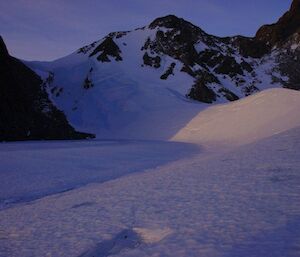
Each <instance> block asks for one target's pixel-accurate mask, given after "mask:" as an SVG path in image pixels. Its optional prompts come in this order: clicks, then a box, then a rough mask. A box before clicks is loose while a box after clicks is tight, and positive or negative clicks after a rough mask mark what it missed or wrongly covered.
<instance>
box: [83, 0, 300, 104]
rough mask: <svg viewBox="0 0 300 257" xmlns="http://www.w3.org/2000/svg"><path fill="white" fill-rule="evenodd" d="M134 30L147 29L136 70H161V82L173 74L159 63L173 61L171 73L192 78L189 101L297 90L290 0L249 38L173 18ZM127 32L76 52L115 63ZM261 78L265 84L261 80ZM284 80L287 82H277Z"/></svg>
mask: <svg viewBox="0 0 300 257" xmlns="http://www.w3.org/2000/svg"><path fill="white" fill-rule="evenodd" d="M136 30H151V33H150V35H149V36H148V38H146V39H145V41H144V42H142V43H141V44H142V45H141V48H140V50H141V51H142V60H141V66H142V67H145V66H150V67H153V68H155V69H157V70H159V71H160V72H161V68H162V67H163V68H164V71H163V72H161V73H160V75H159V77H160V78H161V79H162V80H167V79H169V77H170V75H176V74H175V73H176V72H177V71H176V72H175V71H174V67H175V66H174V65H173V66H172V65H171V63H169V64H168V66H164V65H165V64H164V62H165V59H166V57H171V58H173V59H175V60H177V61H178V65H177V66H176V68H178V67H180V66H179V65H182V66H181V67H180V68H179V69H178V70H180V71H181V72H185V73H187V74H188V75H189V76H191V77H192V78H193V79H194V83H193V84H192V85H190V91H189V92H187V94H186V95H187V96H188V97H189V98H192V99H194V100H198V101H204V102H210V103H212V102H214V101H216V100H217V99H218V98H223V97H224V98H226V99H227V100H229V101H233V100H237V99H239V97H244V96H248V95H251V94H253V93H255V92H257V91H259V90H260V88H263V87H261V84H262V82H264V83H267V84H269V83H271V84H272V83H278V84H280V85H282V86H284V87H287V88H292V89H299V88H300V87H299V85H300V77H299V76H298V75H297V74H299V72H298V71H299V70H300V62H299V60H300V59H299V58H300V47H298V48H297V49H294V50H291V48H294V46H295V45H300V33H299V32H300V0H294V1H293V3H292V5H291V8H290V10H289V11H288V12H287V13H285V14H284V15H283V16H282V17H281V18H280V19H279V20H278V22H277V23H274V24H271V25H264V26H262V27H261V28H260V29H259V30H258V32H257V33H256V36H255V37H253V38H250V37H243V36H234V37H224V38H221V37H217V36H213V35H210V34H208V33H206V32H205V31H203V30H202V29H201V28H199V27H197V26H195V25H193V24H192V23H190V22H188V21H186V20H184V19H182V18H178V17H176V16H175V15H167V16H165V17H160V18H157V19H155V20H154V21H153V22H151V23H150V25H149V26H146V27H143V28H139V29H136ZM153 32H154V33H155V34H154V35H153ZM128 33H131V32H130V31H126V32H115V33H110V34H109V35H108V36H107V37H106V38H105V39H104V41H101V43H100V44H99V45H98V46H97V47H94V45H93V44H92V45H89V46H86V47H84V48H82V49H81V50H80V51H79V53H80V52H89V51H90V50H91V54H90V56H94V55H96V54H98V53H100V55H99V56H98V57H97V59H98V60H100V61H102V62H108V61H110V60H111V61H114V60H115V61H121V60H122V57H121V50H120V48H119V46H120V45H119V46H118V42H120V41H118V39H119V38H123V39H122V41H121V42H120V43H121V44H123V45H126V43H125V41H126V35H127V34H128ZM297 35H298V36H297ZM274 49H275V50H274ZM109 56H110V57H113V58H110V59H109V58H108V57H109ZM265 63H267V64H269V67H268V68H265V67H263V66H264V64H265ZM174 64H175V62H174ZM170 65H171V66H170ZM291 66H292V68H290V67H291ZM174 72H175V73H174ZM278 74H281V75H282V76H281V77H280V76H278ZM261 75H263V76H262V77H268V79H265V80H264V81H262V77H260V76H261ZM284 76H285V77H288V79H289V80H288V81H286V80H285V79H283V77H284ZM211 92H213V94H212V93H211Z"/></svg>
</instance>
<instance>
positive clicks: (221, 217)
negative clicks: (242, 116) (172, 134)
mask: <svg viewBox="0 0 300 257" xmlns="http://www.w3.org/2000/svg"><path fill="white" fill-rule="evenodd" d="M34 144H35V143H33V145H34ZM77 144H80V143H77ZM7 146H8V149H7V150H5V149H3V151H4V153H5V152H6V153H8V151H10V150H9V149H10V148H12V149H15V150H13V151H16V152H15V153H16V154H18V150H17V147H16V145H14V146H13V147H10V143H9V144H7ZM19 147H20V148H24V147H25V148H26V145H23V144H22V143H21V144H19ZM106 147H108V148H111V146H109V145H107V146H106ZM37 148H39V146H37ZM101 148H102V149H103V150H104V149H105V146H103V145H102V146H100V149H101ZM114 149H117V151H116V152H115V153H114V152H113V151H112V150H113V149H111V152H110V157H107V158H106V162H109V161H111V162H113V163H114V166H115V167H117V166H118V165H119V166H120V169H122V167H124V163H123V162H122V161H119V160H118V158H117V157H118V151H119V150H118V147H117V148H114ZM119 149H120V148H119ZM123 149H124V150H125V151H127V150H128V149H127V150H126V149H125V148H123ZM299 149H300V130H299V127H298V128H294V129H292V130H289V131H285V132H284V133H281V134H276V135H273V136H272V137H270V138H268V139H263V140H260V141H259V142H255V143H252V144H250V145H243V146H242V147H239V148H236V149H234V150H232V151H231V152H227V153H215V154H212V153H209V154H208V153H205V152H199V154H197V155H194V156H190V157H188V156H187V157H186V158H181V159H179V160H177V161H174V162H172V161H171V162H168V163H165V164H163V165H162V166H158V167H152V168H150V169H148V170H143V169H142V168H141V170H140V172H138V173H135V174H131V175H128V176H123V177H119V178H116V179H114V180H110V181H106V182H104V183H94V184H89V185H86V186H83V187H80V188H75V189H73V190H70V191H67V192H61V193H57V194H54V195H50V196H47V197H43V198H40V199H39V200H36V201H30V202H27V203H26V202H25V203H24V202H23V203H20V204H16V205H14V206H12V207H10V208H6V209H3V210H0V256H1V257H7V256H10V257H19V256H22V257H33V256H34V257H35V256H36V257H38V256H60V257H64V256H66V257H73V256H74V257H78V256H82V257H92V256H101V257H104V256H120V257H127V256H128V257H129V256H130V257H135V256H136V257H143V256H168V257H171V256H172V257H173V256H189V257H194V256H195V257H199V256H209V257H229V256H230V257H241V256H243V257H261V256H270V257H282V256H286V257H295V256H299V246H300V245H299V242H300V241H299V240H300V205H299V202H300V187H299V183H300V176H299V170H300V161H299V160H300V151H299ZM87 150H88V149H87ZM49 151H50V149H49ZM51 151H52V150H51ZM51 151H50V152H49V161H50V160H51ZM57 151H59V149H57ZM174 151H176V149H174ZM174 151H173V150H170V154H172V153H174ZM42 152H43V153H44V154H45V155H46V154H47V149H43V150H42ZM59 152H60V153H61V158H63V157H64V156H66V155H67V151H59ZM73 152H74V150H73ZM89 152H90V153H89V154H90V155H94V156H95V158H98V157H97V155H95V153H96V152H97V147H96V148H95V149H94V150H92V149H90V151H89ZM12 154H13V153H12ZM28 154H30V152H29V153H28ZM157 154H158V155H159V154H161V152H159V151H158V153H157ZM141 157H142V156H136V159H135V161H136V162H137V163H141V162H142V161H143V159H144V157H142V158H141ZM24 158H26V156H24ZM90 158H93V157H90ZM27 160H28V162H29V164H26V163H25V167H26V166H27V165H30V167H31V169H32V172H36V173H39V172H37V170H36V169H38V167H33V166H32V161H33V160H34V156H33V155H32V156H31V157H28V158H27ZM95 161H96V159H95ZM11 163H12V164H13V160H12V161H11ZM81 165H82V164H81V158H80V157H78V158H75V159H74V160H73V166H74V167H77V166H78V167H80V166H81ZM93 165H94V163H91V166H89V165H88V164H87V163H85V164H84V165H82V173H90V170H92V169H94V166H93ZM12 167H13V166H12ZM3 168H4V167H3V166H1V168H0V176H3ZM58 168H60V166H58ZM98 169H99V171H101V166H98ZM103 171H104V172H109V171H108V170H106V171H105V170H103ZM141 171H144V172H141ZM46 175H47V176H48V177H49V178H51V176H52V174H51V173H46ZM68 176H72V173H70V172H69V174H68ZM44 179H45V180H47V177H45V178H44ZM0 181H1V184H3V183H4V184H5V180H3V179H2V178H1V179H0ZM50 181H51V180H50ZM15 183H16V184H15V187H17V186H18V184H17V183H19V182H18V180H16V182H15ZM1 188H2V186H1Z"/></svg>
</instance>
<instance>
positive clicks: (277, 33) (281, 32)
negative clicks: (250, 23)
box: [255, 0, 300, 47]
mask: <svg viewBox="0 0 300 257" xmlns="http://www.w3.org/2000/svg"><path fill="white" fill-rule="evenodd" d="M299 29H300V0H294V1H293V3H292V5H291V8H290V10H289V11H288V12H286V13H285V14H284V15H283V16H282V17H281V18H280V19H279V20H278V21H277V22H276V23H274V24H271V25H264V26H262V27H261V28H260V29H259V30H258V31H257V33H256V36H255V39H256V40H259V41H262V42H264V43H266V44H267V45H269V46H271V47H272V46H275V45H277V44H283V43H284V42H285V41H286V40H287V39H288V38H289V37H290V36H292V35H293V34H294V33H296V32H299V31H300V30H299Z"/></svg>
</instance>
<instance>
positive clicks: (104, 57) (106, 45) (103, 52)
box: [90, 37, 123, 62]
mask: <svg viewBox="0 0 300 257" xmlns="http://www.w3.org/2000/svg"><path fill="white" fill-rule="evenodd" d="M99 52H100V54H99V55H98V57H97V60H98V61H101V62H110V59H109V56H111V57H113V58H114V59H115V60H116V61H122V60H123V59H122V57H121V50H120V48H119V47H118V45H117V44H116V43H115V42H114V40H113V39H112V38H111V37H106V39H105V40H104V41H103V42H102V43H101V44H100V45H98V46H97V47H96V48H95V50H94V51H93V52H92V53H91V54H90V56H94V55H96V54H98V53H99Z"/></svg>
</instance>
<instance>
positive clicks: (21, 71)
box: [0, 37, 91, 141]
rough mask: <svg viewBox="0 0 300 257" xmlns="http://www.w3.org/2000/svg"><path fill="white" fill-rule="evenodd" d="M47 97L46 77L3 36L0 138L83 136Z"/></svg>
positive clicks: (1, 50)
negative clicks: (18, 56) (24, 60)
mask: <svg viewBox="0 0 300 257" xmlns="http://www.w3.org/2000/svg"><path fill="white" fill-rule="evenodd" d="M89 136H91V135H88V134H85V133H79V132H76V131H75V130H74V129H73V128H72V127H71V126H70V125H69V123H68V122H67V120H66V118H65V116H64V114H63V113H62V112H61V111H59V110H58V109H57V108H56V107H55V106H54V105H53V104H52V103H51V102H50V100H49V99H48V94H47V93H46V91H45V90H44V89H43V81H42V80H41V78H40V77H39V76H38V75H37V74H36V73H34V72H33V71H32V70H31V69H29V68H28V67H27V66H25V65H24V64H23V63H22V62H21V61H19V60H18V59H16V58H14V57H11V56H10V55H9V53H8V51H7V48H6V45H5V43H4V41H3V39H2V37H0V140H1V141H5V140H36V139H83V138H87V137H89Z"/></svg>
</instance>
